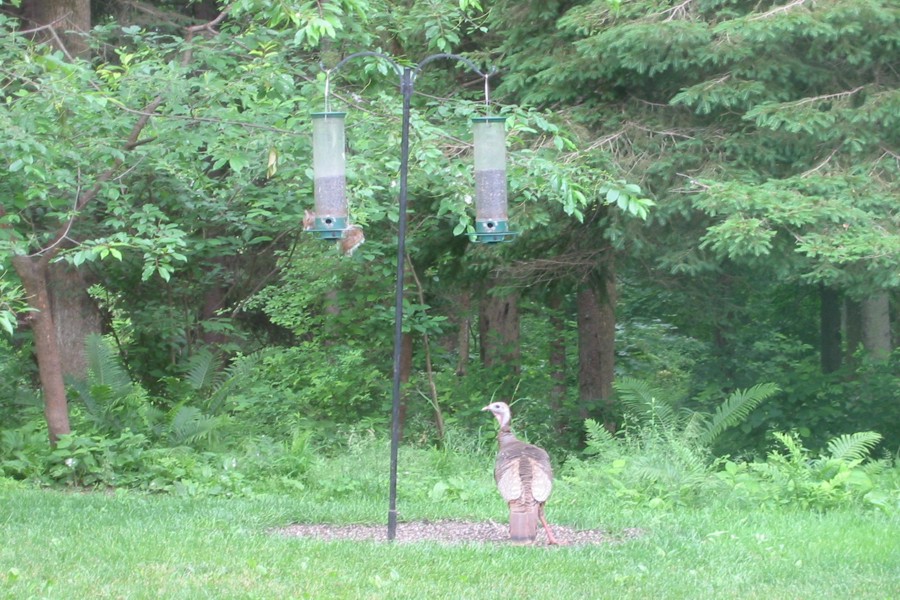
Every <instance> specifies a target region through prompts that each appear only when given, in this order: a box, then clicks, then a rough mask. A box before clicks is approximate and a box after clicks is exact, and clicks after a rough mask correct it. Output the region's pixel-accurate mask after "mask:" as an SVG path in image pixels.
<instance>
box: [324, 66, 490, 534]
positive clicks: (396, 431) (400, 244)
mask: <svg viewBox="0 0 900 600" xmlns="http://www.w3.org/2000/svg"><path fill="white" fill-rule="evenodd" d="M359 56H374V57H377V58H381V59H384V60H386V61H387V62H389V63H390V64H391V66H393V67H394V70H395V71H397V73H399V74H400V92H401V94H402V95H403V118H402V132H401V138H400V217H399V220H398V223H397V287H396V297H395V300H396V302H395V304H394V380H393V389H392V405H391V474H390V494H389V496H390V497H389V507H388V528H387V539H388V541H393V540H394V539H395V538H396V537H397V463H398V459H397V455H398V452H399V448H400V363H401V356H402V352H403V278H404V271H405V264H406V221H407V217H406V207H407V176H408V173H409V120H410V114H409V113H410V104H411V101H412V95H413V87H414V86H415V81H416V75H418V74H419V72H420V71H421V70H422V68H423V67H424V66H425V65H427V64H428V63H430V62H431V61H433V60H438V59H444V58H448V59H452V60H456V61H458V62H462V63H465V64H466V65H467V66H468V67H469V69H470V70H471V71H473V72H475V73H477V74H478V75H480V76H481V77H484V79H485V103H487V102H488V96H487V93H488V85H487V80H488V78H489V77H490V76H491V75H493V74H494V73H496V70H493V69H492V70H491V71H489V72H487V73H484V72H482V71H481V70H480V69H479V68H478V66H477V65H476V64H475V63H473V62H472V61H471V60H469V59H468V58H466V57H464V56H459V55H457V54H433V55H431V56H429V57H427V58H425V59H424V60H422V62H420V63H419V64H418V66H417V67H415V68H410V67H400V66H399V65H398V64H397V63H396V62H394V60H393V59H392V58H391V57H389V56H387V55H385V54H381V53H380V52H370V51H364V52H356V53H355V54H351V55H349V56H347V57H345V58H344V59H343V60H341V61H340V62H339V63H337V64H336V65H335V66H334V67H332V68H331V69H325V67H324V65H323V66H322V69H323V70H325V71H326V74H327V75H326V84H330V77H331V74H332V73H334V72H336V71H337V70H338V69H339V68H341V67H342V66H343V65H344V63H346V62H347V61H349V60H351V59H353V58H356V57H359Z"/></svg>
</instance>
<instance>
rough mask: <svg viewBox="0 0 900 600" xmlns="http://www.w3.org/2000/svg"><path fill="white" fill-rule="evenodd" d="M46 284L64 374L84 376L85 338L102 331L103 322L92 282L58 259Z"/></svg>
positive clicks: (51, 267)
mask: <svg viewBox="0 0 900 600" xmlns="http://www.w3.org/2000/svg"><path fill="white" fill-rule="evenodd" d="M47 286H48V292H49V295H50V308H51V310H52V313H53V323H54V326H55V329H56V339H57V341H58V343H59V352H60V363H61V366H62V372H63V376H66V375H69V376H72V377H77V378H84V377H85V376H86V375H87V356H86V355H85V346H84V341H85V339H87V336H88V335H91V334H100V333H102V323H103V321H102V319H101V315H100V310H99V309H98V308H97V303H96V302H94V300H93V298H91V297H90V295H88V292H87V288H88V287H89V286H90V282H89V281H87V280H86V279H85V278H84V276H83V274H82V273H81V272H79V271H77V270H75V269H74V268H72V267H70V266H69V265H67V264H65V263H61V262H57V263H51V264H50V265H49V269H48V271H47Z"/></svg>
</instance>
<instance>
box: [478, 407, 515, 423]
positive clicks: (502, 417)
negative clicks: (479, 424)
mask: <svg viewBox="0 0 900 600" xmlns="http://www.w3.org/2000/svg"><path fill="white" fill-rule="evenodd" d="M481 410H489V411H491V413H493V415H494V417H496V418H497V422H498V423H500V427H503V426H505V425H509V420H510V413H509V405H508V404H507V403H506V402H492V403H491V404H488V405H487V406H485V407H484V408H482V409H481Z"/></svg>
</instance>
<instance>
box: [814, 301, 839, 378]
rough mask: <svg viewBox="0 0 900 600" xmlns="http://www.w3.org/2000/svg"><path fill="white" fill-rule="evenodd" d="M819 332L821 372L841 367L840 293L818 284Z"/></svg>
mask: <svg viewBox="0 0 900 600" xmlns="http://www.w3.org/2000/svg"><path fill="white" fill-rule="evenodd" d="M819 298H820V302H821V307H820V309H819V332H820V339H819V344H820V350H819V352H820V354H819V356H820V358H821V365H822V372H823V373H833V372H834V371H837V370H838V369H840V368H841V360H842V358H843V357H842V355H841V295H840V293H838V291H837V290H835V289H832V288H829V287H825V286H824V285H823V286H820V287H819Z"/></svg>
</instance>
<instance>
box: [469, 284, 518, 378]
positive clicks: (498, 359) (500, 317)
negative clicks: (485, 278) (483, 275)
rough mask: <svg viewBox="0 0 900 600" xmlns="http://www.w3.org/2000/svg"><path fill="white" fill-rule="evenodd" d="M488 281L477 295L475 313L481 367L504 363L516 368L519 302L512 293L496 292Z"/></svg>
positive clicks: (511, 368) (516, 372)
mask: <svg viewBox="0 0 900 600" xmlns="http://www.w3.org/2000/svg"><path fill="white" fill-rule="evenodd" d="M493 287H494V284H493V282H492V283H491V284H489V287H488V289H487V290H486V291H485V294H484V296H483V297H482V299H481V305H480V307H479V313H478V337H479V338H480V339H481V362H482V364H483V365H484V366H485V367H491V366H496V365H505V366H507V367H509V369H510V372H511V373H515V374H518V373H519V370H520V366H521V365H520V358H521V349H520V346H519V305H518V296H517V295H516V294H514V293H512V294H505V295H503V296H496V295H493V294H491V293H490V290H491V289H492V288H493Z"/></svg>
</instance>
